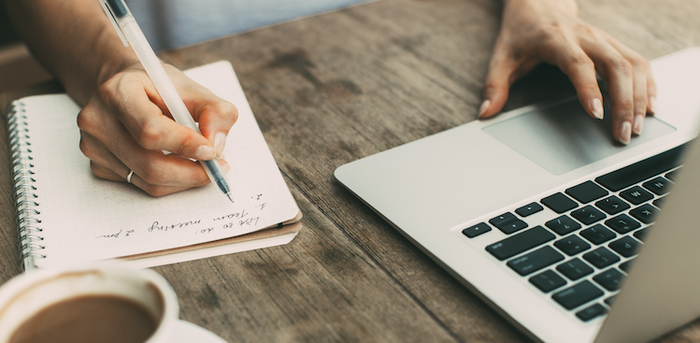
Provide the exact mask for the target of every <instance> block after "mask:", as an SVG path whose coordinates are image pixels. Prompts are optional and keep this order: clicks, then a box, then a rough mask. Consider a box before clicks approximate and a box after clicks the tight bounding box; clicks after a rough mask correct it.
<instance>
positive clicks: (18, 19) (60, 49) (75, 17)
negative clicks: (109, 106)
mask: <svg viewBox="0 0 700 343" xmlns="http://www.w3.org/2000/svg"><path fill="white" fill-rule="evenodd" d="M6 5H7V10H8V14H9V16H10V18H11V21H12V22H13V25H14V27H15V28H16V29H17V31H18V33H19V34H20V35H21V36H22V38H23V39H24V41H25V42H26V44H27V45H28V46H29V49H30V50H31V51H32V54H33V55H34V56H35V57H36V58H37V60H39V62H40V63H42V64H43V65H44V66H45V67H46V68H47V69H48V70H49V71H50V72H51V73H52V74H53V75H54V76H56V78H58V80H59V81H60V82H61V83H62V84H63V86H64V87H65V89H66V91H67V92H68V93H69V94H70V95H71V96H72V97H73V98H74V99H75V100H76V101H78V102H79V103H81V104H85V103H86V102H87V101H88V99H89V98H90V96H91V94H92V93H93V92H94V91H95V89H96V88H97V86H98V85H100V84H101V83H102V82H104V81H106V79H108V78H109V77H111V76H112V75H114V74H115V73H116V72H117V71H118V70H120V69H122V68H123V67H124V66H126V65H128V64H130V63H134V62H137V61H138V60H137V58H136V56H135V54H134V53H133V51H132V50H131V49H127V48H125V47H124V46H123V45H122V43H121V41H120V39H119V37H118V36H117V34H116V32H115V30H114V28H112V25H111V24H110V22H109V20H108V19H107V17H106V16H105V14H104V12H103V11H102V9H101V8H100V5H99V3H98V2H97V1H96V0H70V1H68V0H62V1H56V0H6Z"/></svg>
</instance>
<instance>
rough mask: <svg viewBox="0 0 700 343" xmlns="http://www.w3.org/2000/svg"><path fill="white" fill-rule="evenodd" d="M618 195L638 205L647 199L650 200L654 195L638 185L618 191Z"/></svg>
mask: <svg viewBox="0 0 700 343" xmlns="http://www.w3.org/2000/svg"><path fill="white" fill-rule="evenodd" d="M620 196H621V197H622V198H624V199H625V200H627V201H629V202H631V203H632V204H633V205H639V204H641V203H643V202H645V201H647V200H651V199H653V198H654V196H653V195H652V194H651V193H649V192H647V191H646V190H644V188H642V187H639V186H634V187H632V188H630V189H628V190H625V191H622V192H620Z"/></svg>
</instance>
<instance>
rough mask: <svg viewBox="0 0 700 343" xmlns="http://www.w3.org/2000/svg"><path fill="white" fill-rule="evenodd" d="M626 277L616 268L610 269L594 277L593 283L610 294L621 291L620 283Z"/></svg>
mask: <svg viewBox="0 0 700 343" xmlns="http://www.w3.org/2000/svg"><path fill="white" fill-rule="evenodd" d="M624 277H625V276H624V275H623V274H622V273H621V272H619V271H618V270H617V269H615V268H610V269H608V270H606V271H604V272H602V273H600V274H598V275H596V276H594V277H593V281H595V282H596V283H598V284H599V285H601V286H603V288H605V289H607V290H608V291H610V292H614V291H617V290H618V289H620V282H621V281H622V279H623V278H624Z"/></svg>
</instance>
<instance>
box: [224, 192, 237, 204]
mask: <svg viewBox="0 0 700 343" xmlns="http://www.w3.org/2000/svg"><path fill="white" fill-rule="evenodd" d="M226 196H227V197H228V200H231V202H232V203H235V201H233V196H232V195H231V193H226Z"/></svg>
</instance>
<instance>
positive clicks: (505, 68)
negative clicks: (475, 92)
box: [479, 52, 514, 118]
mask: <svg viewBox="0 0 700 343" xmlns="http://www.w3.org/2000/svg"><path fill="white" fill-rule="evenodd" d="M502 55H503V54H498V53H497V52H495V53H494V55H493V57H492V58H491V63H490V64H489V71H488V74H487V75H486V82H485V84H484V89H483V91H482V99H483V102H482V103H481V107H480V108H479V118H488V117H491V116H493V115H494V114H496V113H498V112H499V111H500V110H501V109H502V108H503V105H505V103H506V100H507V99H508V89H509V88H510V84H511V78H512V75H513V71H514V68H513V64H514V63H513V61H512V60H511V59H510V58H507V57H505V56H502Z"/></svg>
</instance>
